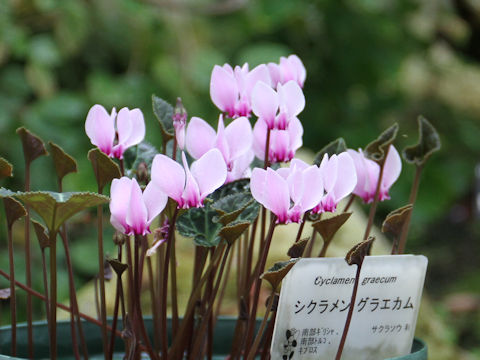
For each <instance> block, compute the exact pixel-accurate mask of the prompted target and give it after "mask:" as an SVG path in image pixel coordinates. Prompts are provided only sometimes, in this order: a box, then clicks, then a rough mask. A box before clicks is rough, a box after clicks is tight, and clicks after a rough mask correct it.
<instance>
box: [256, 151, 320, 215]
mask: <svg viewBox="0 0 480 360" xmlns="http://www.w3.org/2000/svg"><path fill="white" fill-rule="evenodd" d="M250 189H251V192H252V196H253V197H254V198H255V200H257V201H258V202H259V203H260V204H262V205H263V206H264V207H265V208H267V209H269V210H270V211H272V212H273V213H274V214H275V215H276V216H277V223H280V224H288V223H290V222H297V223H298V222H301V221H302V217H303V214H304V213H305V212H306V211H308V210H310V209H312V208H313V207H314V206H315V205H316V204H318V202H319V201H320V199H321V197H322V195H323V182H322V174H321V173H320V170H319V168H318V167H317V166H315V165H311V166H309V165H307V164H305V163H304V162H303V161H300V160H296V159H295V160H293V161H292V163H291V165H290V168H281V169H278V170H277V171H274V170H272V169H271V168H267V170H263V169H260V168H255V169H253V171H252V177H251V179H250ZM292 204H293V205H292Z"/></svg>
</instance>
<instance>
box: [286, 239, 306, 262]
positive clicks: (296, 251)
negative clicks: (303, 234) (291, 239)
mask: <svg viewBox="0 0 480 360" xmlns="http://www.w3.org/2000/svg"><path fill="white" fill-rule="evenodd" d="M307 244H308V238H305V239H301V240H299V241H297V242H296V243H294V244H293V245H292V246H290V249H288V251H287V255H288V256H290V257H291V258H299V257H302V255H303V252H304V251H305V247H306V246H307Z"/></svg>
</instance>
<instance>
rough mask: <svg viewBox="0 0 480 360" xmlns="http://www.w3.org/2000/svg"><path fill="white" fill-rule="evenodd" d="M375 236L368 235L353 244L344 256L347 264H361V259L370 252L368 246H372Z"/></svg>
mask: <svg viewBox="0 0 480 360" xmlns="http://www.w3.org/2000/svg"><path fill="white" fill-rule="evenodd" d="M374 240H375V238H374V237H373V236H370V237H369V238H368V239H367V240H364V241H362V242H360V243H358V244H357V245H355V246H354V247H353V248H352V249H351V250H350V251H349V252H348V253H347V255H346V256H345V261H346V262H347V264H348V265H353V264H356V265H358V266H361V265H362V264H363V259H364V258H365V256H367V255H368V253H369V252H370V247H371V246H372V243H373V241H374Z"/></svg>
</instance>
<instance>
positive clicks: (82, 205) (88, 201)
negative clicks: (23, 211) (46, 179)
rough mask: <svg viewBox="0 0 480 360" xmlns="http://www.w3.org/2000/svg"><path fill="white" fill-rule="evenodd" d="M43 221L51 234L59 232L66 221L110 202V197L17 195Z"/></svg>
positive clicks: (92, 195)
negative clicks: (85, 210)
mask: <svg viewBox="0 0 480 360" xmlns="http://www.w3.org/2000/svg"><path fill="white" fill-rule="evenodd" d="M15 197H17V198H19V199H20V200H22V201H23V202H24V203H26V204H27V205H28V206H30V207H31V208H32V209H33V210H35V211H36V212H37V213H38V215H40V217H41V218H42V219H43V221H44V222H45V225H46V226H47V228H48V231H49V232H50V233H52V232H57V231H58V229H59V228H60V226H61V225H62V224H63V223H64V221H65V220H67V219H68V218H70V217H71V216H73V215H75V214H76V213H78V212H79V211H82V210H84V209H86V208H88V207H91V206H96V205H101V204H104V203H106V202H108V200H109V199H108V197H106V196H103V195H100V194H94V193H87V192H83V193H82V192H78V193H73V192H69V193H55V192H24V193H16V194H15Z"/></svg>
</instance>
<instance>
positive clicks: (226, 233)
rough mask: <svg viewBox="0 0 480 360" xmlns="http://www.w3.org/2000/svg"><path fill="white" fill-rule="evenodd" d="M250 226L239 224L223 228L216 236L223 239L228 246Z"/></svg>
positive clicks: (245, 223)
mask: <svg viewBox="0 0 480 360" xmlns="http://www.w3.org/2000/svg"><path fill="white" fill-rule="evenodd" d="M249 226H250V223H249V222H239V223H235V224H231V225H227V226H224V227H223V228H222V229H221V230H220V232H219V233H218V235H219V236H220V237H221V238H222V239H224V240H225V241H226V242H227V243H228V244H229V245H232V244H233V243H234V242H235V240H237V239H238V238H239V237H240V236H241V235H242V234H243V232H244V231H245V230H247V228H248V227H249Z"/></svg>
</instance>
